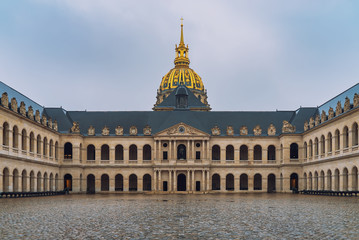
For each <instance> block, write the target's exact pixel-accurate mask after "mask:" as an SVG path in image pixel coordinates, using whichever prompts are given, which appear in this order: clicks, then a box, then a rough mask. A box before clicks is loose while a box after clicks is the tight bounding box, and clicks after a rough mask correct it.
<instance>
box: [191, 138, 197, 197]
mask: <svg viewBox="0 0 359 240" xmlns="http://www.w3.org/2000/svg"><path fill="white" fill-rule="evenodd" d="M191 142H192V144H191V153H192V154H191V158H192V159H195V158H196V156H195V150H194V140H191ZM192 190H193V189H192Z"/></svg>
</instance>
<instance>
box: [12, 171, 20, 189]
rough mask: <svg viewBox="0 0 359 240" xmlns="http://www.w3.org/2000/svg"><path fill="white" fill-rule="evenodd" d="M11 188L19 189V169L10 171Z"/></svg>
mask: <svg viewBox="0 0 359 240" xmlns="http://www.w3.org/2000/svg"><path fill="white" fill-rule="evenodd" d="M12 188H13V192H18V191H19V171H18V170H17V169H14V171H13V172H12Z"/></svg>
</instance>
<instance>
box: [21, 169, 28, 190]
mask: <svg viewBox="0 0 359 240" xmlns="http://www.w3.org/2000/svg"><path fill="white" fill-rule="evenodd" d="M21 191H22V192H27V172H26V170H23V171H22V173H21Z"/></svg>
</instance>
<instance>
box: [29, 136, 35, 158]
mask: <svg viewBox="0 0 359 240" xmlns="http://www.w3.org/2000/svg"><path fill="white" fill-rule="evenodd" d="M34 151H35V135H34V133H33V132H30V152H32V153H33V152H34Z"/></svg>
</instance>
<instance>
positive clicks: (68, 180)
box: [64, 174, 72, 191]
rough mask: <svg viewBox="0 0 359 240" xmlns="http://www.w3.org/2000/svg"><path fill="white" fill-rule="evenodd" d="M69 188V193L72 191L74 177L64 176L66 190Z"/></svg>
mask: <svg viewBox="0 0 359 240" xmlns="http://www.w3.org/2000/svg"><path fill="white" fill-rule="evenodd" d="M65 188H68V189H69V191H72V176H71V174H65V176H64V189H65Z"/></svg>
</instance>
